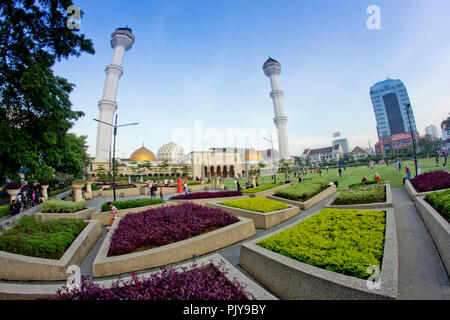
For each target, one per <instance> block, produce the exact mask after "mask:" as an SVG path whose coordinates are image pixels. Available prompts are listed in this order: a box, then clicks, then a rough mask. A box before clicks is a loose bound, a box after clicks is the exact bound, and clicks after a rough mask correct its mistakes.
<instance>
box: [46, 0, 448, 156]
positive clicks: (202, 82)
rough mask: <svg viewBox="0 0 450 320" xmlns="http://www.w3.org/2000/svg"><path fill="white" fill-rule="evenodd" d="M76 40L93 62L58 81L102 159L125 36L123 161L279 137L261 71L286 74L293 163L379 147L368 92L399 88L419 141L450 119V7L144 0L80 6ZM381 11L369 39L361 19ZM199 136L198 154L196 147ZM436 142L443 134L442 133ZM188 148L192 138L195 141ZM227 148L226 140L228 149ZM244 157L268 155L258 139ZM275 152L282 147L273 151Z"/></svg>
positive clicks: (350, 1)
mask: <svg viewBox="0 0 450 320" xmlns="http://www.w3.org/2000/svg"><path fill="white" fill-rule="evenodd" d="M75 4H76V5H78V6H79V7H80V8H81V10H82V11H83V12H84V16H83V18H82V21H81V32H82V33H84V34H85V35H86V37H88V38H90V39H92V40H93V43H94V47H95V50H96V54H95V55H88V54H84V55H82V56H81V57H79V58H76V57H71V58H70V59H69V60H67V61H62V62H61V63H58V64H57V65H56V66H55V67H54V70H55V73H56V74H58V75H61V76H64V77H66V78H67V79H68V80H69V82H71V83H74V84H75V85H76V88H75V89H74V91H73V93H72V94H71V101H72V102H73V109H75V110H81V111H84V112H85V114H86V115H85V117H83V118H82V119H80V120H78V121H77V122H76V125H75V126H74V128H73V129H72V131H73V132H75V133H77V134H78V135H81V134H83V135H88V144H89V152H90V154H91V155H92V156H94V155H95V143H96V133H97V126H96V124H97V123H96V122H95V121H93V118H98V115H99V111H98V107H97V103H98V101H99V100H100V99H101V94H102V90H103V85H104V81H105V72H104V69H105V67H106V66H107V65H108V64H109V63H110V60H111V56H112V52H113V50H112V48H111V46H110V44H109V40H110V35H111V33H112V32H114V30H115V29H116V28H117V27H123V26H125V25H128V26H129V27H130V28H132V30H133V34H134V35H135V37H136V42H135V44H134V46H133V48H132V49H131V50H130V51H128V52H126V54H125V58H124V60H123V68H124V75H123V76H122V78H121V80H120V83H119V89H118V94H117V103H118V106H119V107H118V110H117V113H118V115H119V123H121V124H123V123H129V122H139V125H138V126H134V127H125V128H121V129H119V134H118V139H117V149H118V150H119V151H118V155H119V156H120V157H128V156H129V155H130V154H131V152H133V151H134V150H135V149H137V148H139V147H140V146H141V145H142V143H145V146H146V147H147V148H149V149H151V150H152V151H153V152H154V153H155V154H156V152H157V150H158V149H159V147H160V146H162V145H163V144H165V143H167V142H168V141H169V140H174V142H176V143H179V144H180V145H181V146H182V147H183V148H184V150H185V152H188V151H191V150H192V149H196V150H198V148H202V149H207V148H208V147H209V146H211V145H215V146H217V144H220V143H221V140H220V139H219V140H217V139H216V140H214V139H212V140H211V139H210V138H211V136H212V135H214V132H216V133H218V134H224V135H226V132H227V130H228V131H229V130H250V131H251V130H255V131H257V132H259V133H262V134H263V135H264V133H267V131H268V130H272V131H273V130H274V124H273V117H274V114H273V107H272V101H271V99H270V96H269V92H270V82H269V79H268V78H267V77H266V76H264V73H263V71H262V64H263V63H264V61H265V60H266V59H267V58H268V56H269V55H271V56H272V57H273V58H275V59H277V60H278V61H279V62H280V63H281V66H282V73H281V75H280V86H281V89H282V90H283V91H284V94H285V95H284V106H285V111H286V115H287V117H288V137H289V146H290V152H291V154H292V155H298V154H300V153H301V152H302V151H303V149H304V148H305V147H321V146H327V145H330V144H331V140H332V133H333V132H335V131H340V132H341V135H342V136H343V137H347V138H348V139H349V143H350V146H351V147H355V146H357V145H358V146H362V147H366V146H367V143H368V141H370V142H371V145H372V146H373V145H374V144H375V143H376V141H377V134H376V122H375V116H374V113H373V109H372V104H371V101H370V96H369V88H370V86H372V85H373V84H374V83H376V82H378V81H381V80H384V79H386V78H387V77H389V78H393V79H401V80H402V81H403V83H404V84H405V86H406V88H407V90H408V94H409V97H410V100H411V103H412V106H413V110H414V113H415V117H416V124H417V127H418V130H419V133H420V134H423V133H424V129H425V127H426V126H427V125H430V124H434V125H436V126H438V125H439V124H440V122H441V121H442V120H443V119H444V118H446V117H447V116H448V113H449V112H450V90H449V89H450V59H449V57H450V41H449V40H448V35H449V34H450V33H449V31H450V19H448V15H449V14H448V12H449V9H450V2H449V1H447V0H431V1H430V0H396V1H380V0H378V1H376V0H370V1H365V0H280V1H267V0H220V1H219V0H178V1H175V0H173V1H163V0H147V1H137V0H133V1H116V0H112V1H101V0H98V1H87V0H83V1H81V0H78V1H75ZM370 5H378V6H379V7H380V9H381V29H380V30H369V29H368V28H367V26H366V20H367V19H368V18H369V14H367V13H366V9H367V7H368V6H370ZM199 125H200V126H201V128H202V135H201V137H202V139H203V140H202V142H201V143H200V144H199V143H198V141H196V142H193V140H192V139H191V138H192V137H193V136H195V134H194V131H195V130H194V128H195V127H196V128H198V127H199ZM439 132H440V130H439ZM190 137H191V138H190ZM223 144H226V145H227V146H231V145H230V139H227V140H224V143H223ZM231 144H232V145H236V146H237V147H248V146H252V147H256V148H259V149H263V148H266V147H268V145H267V142H265V141H264V140H262V139H261V136H258V137H257V139H256V140H255V139H246V140H242V139H240V140H239V139H238V140H233V141H231ZM275 146H276V145H275Z"/></svg>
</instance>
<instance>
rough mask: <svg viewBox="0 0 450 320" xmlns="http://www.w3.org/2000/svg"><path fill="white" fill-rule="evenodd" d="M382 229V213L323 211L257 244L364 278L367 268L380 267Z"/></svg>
mask: <svg viewBox="0 0 450 320" xmlns="http://www.w3.org/2000/svg"><path fill="white" fill-rule="evenodd" d="M385 228H386V218H385V213H384V212H382V211H375V210H350V209H347V210H343V209H322V210H321V211H319V212H318V213H317V214H315V215H313V216H312V217H310V218H307V219H305V220H302V221H301V222H300V223H299V224H297V225H296V226H294V227H292V228H289V229H286V230H283V231H281V232H280V233H278V234H275V235H273V236H271V237H269V238H267V239H264V240H261V241H260V242H258V245H260V246H262V247H264V248H266V249H268V250H271V251H274V252H277V253H279V254H282V255H284V256H287V257H290V258H293V259H297V260H299V261H301V262H304V263H307V264H310V265H313V266H316V267H319V268H324V269H327V270H330V271H334V272H338V273H342V274H345V275H349V276H353V277H357V278H361V279H366V278H368V277H369V274H367V268H368V267H369V266H371V265H374V266H378V267H381V261H382V258H383V251H384V233H385Z"/></svg>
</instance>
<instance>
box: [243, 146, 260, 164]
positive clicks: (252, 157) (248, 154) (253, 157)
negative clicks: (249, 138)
mask: <svg viewBox="0 0 450 320" xmlns="http://www.w3.org/2000/svg"><path fill="white" fill-rule="evenodd" d="M262 158H263V157H262V156H261V152H259V151H256V150H255V149H249V150H247V151H245V161H260V160H262Z"/></svg>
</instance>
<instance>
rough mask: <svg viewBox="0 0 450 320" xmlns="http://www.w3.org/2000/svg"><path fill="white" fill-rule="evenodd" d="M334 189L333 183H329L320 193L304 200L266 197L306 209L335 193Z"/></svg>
mask: <svg viewBox="0 0 450 320" xmlns="http://www.w3.org/2000/svg"><path fill="white" fill-rule="evenodd" d="M336 191H337V189H336V185H334V184H333V185H330V186H329V187H328V188H326V189H325V190H323V191H322V192H321V193H319V194H316V195H315V196H314V197H312V198H311V199H308V200H306V201H304V202H299V201H294V200H289V199H284V198H281V197H276V196H267V197H266V198H268V199H272V200H276V201H280V202H284V203H287V204H290V205H291V206H298V207H299V208H300V209H302V210H306V209H308V208H311V207H312V206H315V205H316V204H318V203H319V202H321V201H323V200H325V199H326V198H328V197H329V196H331V195H332V194H333V193H336Z"/></svg>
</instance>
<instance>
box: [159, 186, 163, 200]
mask: <svg viewBox="0 0 450 320" xmlns="http://www.w3.org/2000/svg"><path fill="white" fill-rule="evenodd" d="M159 197H160V198H161V199H163V191H162V188H159Z"/></svg>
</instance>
